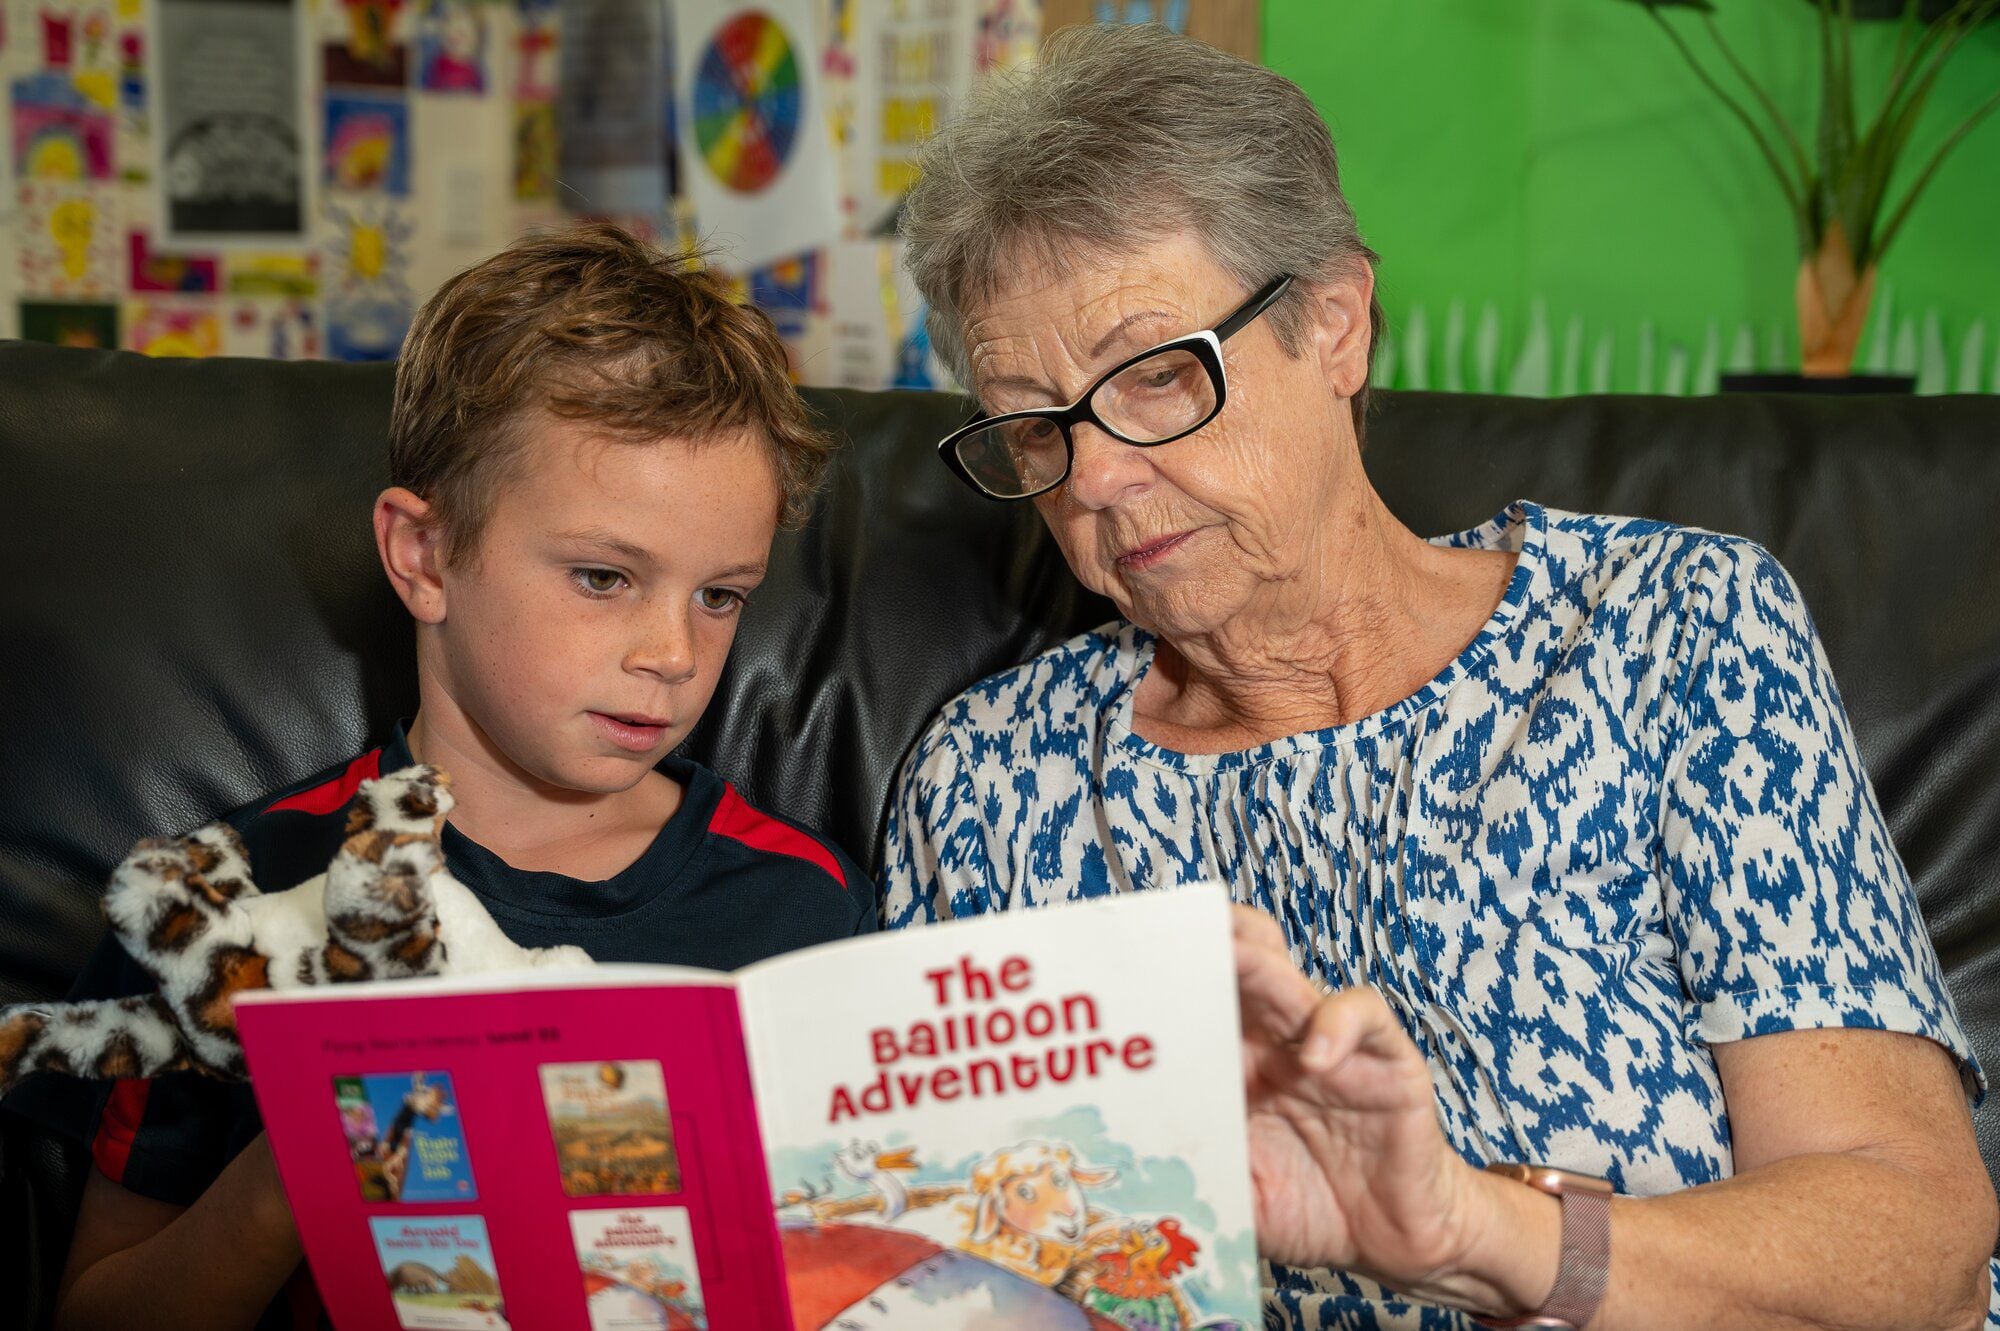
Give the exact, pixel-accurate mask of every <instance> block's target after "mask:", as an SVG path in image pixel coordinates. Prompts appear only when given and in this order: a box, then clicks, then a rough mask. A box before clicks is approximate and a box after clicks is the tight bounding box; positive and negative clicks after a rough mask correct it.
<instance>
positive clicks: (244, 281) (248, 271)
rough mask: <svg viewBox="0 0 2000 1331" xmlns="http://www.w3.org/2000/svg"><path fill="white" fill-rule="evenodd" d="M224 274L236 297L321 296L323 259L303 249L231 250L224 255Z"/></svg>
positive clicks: (227, 285) (225, 283)
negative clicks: (320, 281) (321, 266)
mask: <svg viewBox="0 0 2000 1331" xmlns="http://www.w3.org/2000/svg"><path fill="white" fill-rule="evenodd" d="M222 271H223V277H224V285H225V286H226V287H227V289H228V291H229V294H230V295H232V296H290V297H294V298H297V299H309V298H311V297H313V296H317V295H318V294H319V257H318V256H317V255H313V254H308V253H305V252H303V251H299V250H271V251H259V250H231V251H230V252H229V253H227V254H225V255H223V256H222Z"/></svg>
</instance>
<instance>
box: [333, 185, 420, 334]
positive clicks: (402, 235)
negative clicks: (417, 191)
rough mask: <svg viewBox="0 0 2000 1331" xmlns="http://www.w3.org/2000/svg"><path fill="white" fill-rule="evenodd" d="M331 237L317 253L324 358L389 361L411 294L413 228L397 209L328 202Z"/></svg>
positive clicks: (409, 311) (411, 305)
mask: <svg viewBox="0 0 2000 1331" xmlns="http://www.w3.org/2000/svg"><path fill="white" fill-rule="evenodd" d="M327 219H328V221H329V222H330V223H331V225H332V229H333V232H334V235H333V238H332V240H331V242H330V244H329V245H328V247H327V248H326V250H325V251H324V252H323V263H324V265H325V267H324V270H323V271H324V288H323V289H324V291H325V295H326V353H327V355H329V356H331V357H332V358H333V359H335V360H351V361H376V360H394V359H395V357H396V353H397V351H398V350H400V349H401V347H402V345H403V334H404V333H405V332H406V331H408V329H409V326H410V318H411V316H412V315H413V314H414V313H415V312H416V305H417V300H416V295H415V293H414V292H412V291H411V289H410V282H409V246H410V237H411V236H412V235H413V234H414V231H415V228H414V226H413V225H412V223H411V221H410V219H409V216H408V214H407V213H406V212H405V211H404V210H403V208H402V206H400V205H391V204H384V203H369V204H366V205H361V206H353V207H350V206H347V205H344V204H342V203H339V202H337V201H332V200H329V201H328V204H327Z"/></svg>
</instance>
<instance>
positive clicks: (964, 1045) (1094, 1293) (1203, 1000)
mask: <svg viewBox="0 0 2000 1331" xmlns="http://www.w3.org/2000/svg"><path fill="white" fill-rule="evenodd" d="M741 987H742V992H743V995H744V1010H745V1013H746V1015H747V1019H748V1027H749V1030H750V1043H751V1047H752V1052H751V1061H752V1066H753V1069H754V1073H755V1078H756V1084H757V1095H758V1112H759V1114H760V1116H761V1119H762V1122H763V1128H764V1139H765V1145H766V1151H767V1154H768V1158H769V1162H770V1168H769V1173H770V1179H771V1186H772V1188H773V1195H772V1199H771V1200H772V1204H773V1206H774V1207H775V1209H776V1213H777V1216H778V1222H779V1232H780V1238H781V1242H782V1244H783V1247H784V1252H785V1264H786V1273H787V1278H788V1281H789V1284H790V1290H791V1301H792V1313H793V1320H794V1325H795V1326H797V1327H798V1328H801V1331H807V1329H809V1328H820V1327H836V1326H837V1327H841V1328H849V1327H852V1328H862V1327H867V1328H878V1327H879V1328H889V1327H898V1328H900V1327H905V1326H910V1327H944V1326H959V1325H966V1326H973V1325H976V1326H979V1327H981V1328H987V1329H988V1331H1005V1329H1006V1328H1013V1327H1024V1328H1025V1327H1034V1328H1071V1327H1073V1328H1078V1329H1079V1331H1086V1329H1090V1328H1100V1329H1101V1328H1112V1327H1134V1326H1152V1327H1177V1328H1183V1329H1184V1331H1192V1328H1195V1327H1233V1326H1239V1325H1240V1326H1245V1327H1248V1326H1255V1325H1258V1324H1259V1323H1260V1321H1261V1308H1260V1303H1259V1294H1258V1266H1257V1259H1256V1239H1255V1234H1254V1232H1253V1212H1252V1206H1251V1196H1250V1183H1249V1158H1248V1151H1247V1145H1246V1135H1245V1125H1244V1108H1243V1071H1242V1067H1243V1063H1242V1044H1241V1030H1240V1025H1239V1022H1238V1018H1237V1010H1236V982H1235V970H1234V960H1233V952H1232V947H1231V942H1230V923H1229V916H1228V902H1227V898H1226V897H1225V896H1224V895H1223V894H1222V893H1221V892H1220V891H1219V890H1217V889H1214V888H1207V887H1202V888H1189V889H1183V890H1179V891H1172V892H1148V893H1138V894H1132V895H1129V896H1124V897H1118V898H1114V899H1111V900H1108V901H1103V902H1095V903H1090V904H1087V905H1078V906H1060V907H1053V908H1048V909H1043V910H1035V911H1021V912H1016V913H1013V914H1007V915H998V916H988V917H984V918H982V919H979V920H974V921H967V922H957V923H951V924H944V925H938V926H934V927H931V928H923V929H911V930H906V931H903V932H901V933H896V934H888V935H880V936H876V937H872V938H869V939H867V940H857V941H855V942H853V943H851V944H850V943H841V944H834V945H831V946H828V947H823V948H818V949H813V950H810V951H807V952H803V953H799V954H796V955H794V956H791V957H786V958H781V959H779V960H777V961H775V962H768V963H763V964H761V965H760V966H758V967H756V968H755V969H753V970H752V971H751V972H748V973H746V974H745V975H744V976H742V977H741Z"/></svg>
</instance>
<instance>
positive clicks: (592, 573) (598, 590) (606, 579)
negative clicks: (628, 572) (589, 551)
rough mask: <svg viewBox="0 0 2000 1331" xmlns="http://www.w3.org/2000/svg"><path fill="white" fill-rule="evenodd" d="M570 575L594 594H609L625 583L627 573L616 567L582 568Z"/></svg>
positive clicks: (584, 588)
mask: <svg viewBox="0 0 2000 1331" xmlns="http://www.w3.org/2000/svg"><path fill="white" fill-rule="evenodd" d="M570 576H572V577H574V578H575V579H576V582H577V585H578V586H579V587H581V588H583V590H585V591H586V592H589V593H590V594H591V595H592V596H609V595H611V593H613V592H615V591H617V590H618V589H619V588H620V587H621V586H623V585H624V583H625V575H624V574H623V573H620V572H619V571H618V570H617V569H614V568H580V569H575V570H573V571H572V573H571V575H570Z"/></svg>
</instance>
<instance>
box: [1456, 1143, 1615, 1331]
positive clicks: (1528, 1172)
mask: <svg viewBox="0 0 2000 1331" xmlns="http://www.w3.org/2000/svg"><path fill="white" fill-rule="evenodd" d="M1486 1169H1487V1171H1488V1172H1489V1173H1494V1174H1499V1175H1501V1176H1503V1177H1505V1178H1511V1179H1513V1180H1514V1181H1515V1182H1517V1183H1523V1184H1526V1185H1527V1186H1528V1187H1531V1188H1533V1189H1535V1190H1536V1191H1537V1192H1545V1193H1548V1194H1549V1195H1550V1196H1552V1197H1554V1198H1555V1199H1556V1203H1557V1205H1558V1206H1559V1207H1560V1208H1561V1215H1562V1240H1561V1248H1560V1250H1559V1253H1558V1256H1557V1258H1556V1279H1555V1284H1553V1285H1552V1286H1550V1287H1549V1294H1548V1297H1547V1298H1546V1299H1544V1300H1543V1301H1542V1306H1541V1307H1539V1308H1537V1309H1535V1311H1533V1312H1531V1313H1529V1314H1528V1315H1527V1316H1525V1317H1482V1318H1480V1319H1478V1320H1479V1322H1480V1325H1482V1326H1489V1327H1542V1328H1548V1329H1549V1331H1583V1328H1585V1327H1587V1326H1589V1325H1590V1319H1591V1318H1593V1317H1595V1316H1596V1315H1597V1309H1598V1305H1600V1304H1601V1303H1603V1302H1604V1291H1605V1287H1606V1286H1607V1285H1608V1284H1609V1282H1610V1277H1611V1196H1612V1188H1611V1185H1610V1184H1609V1183H1608V1182H1606V1181H1605V1180H1604V1179H1601V1178H1590V1177H1587V1176H1585V1175H1582V1174H1574V1173H1571V1172H1570V1171H1568V1170H1564V1169H1552V1168H1549V1167H1548V1166H1545V1165H1521V1164H1491V1165H1488V1166H1486Z"/></svg>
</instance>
